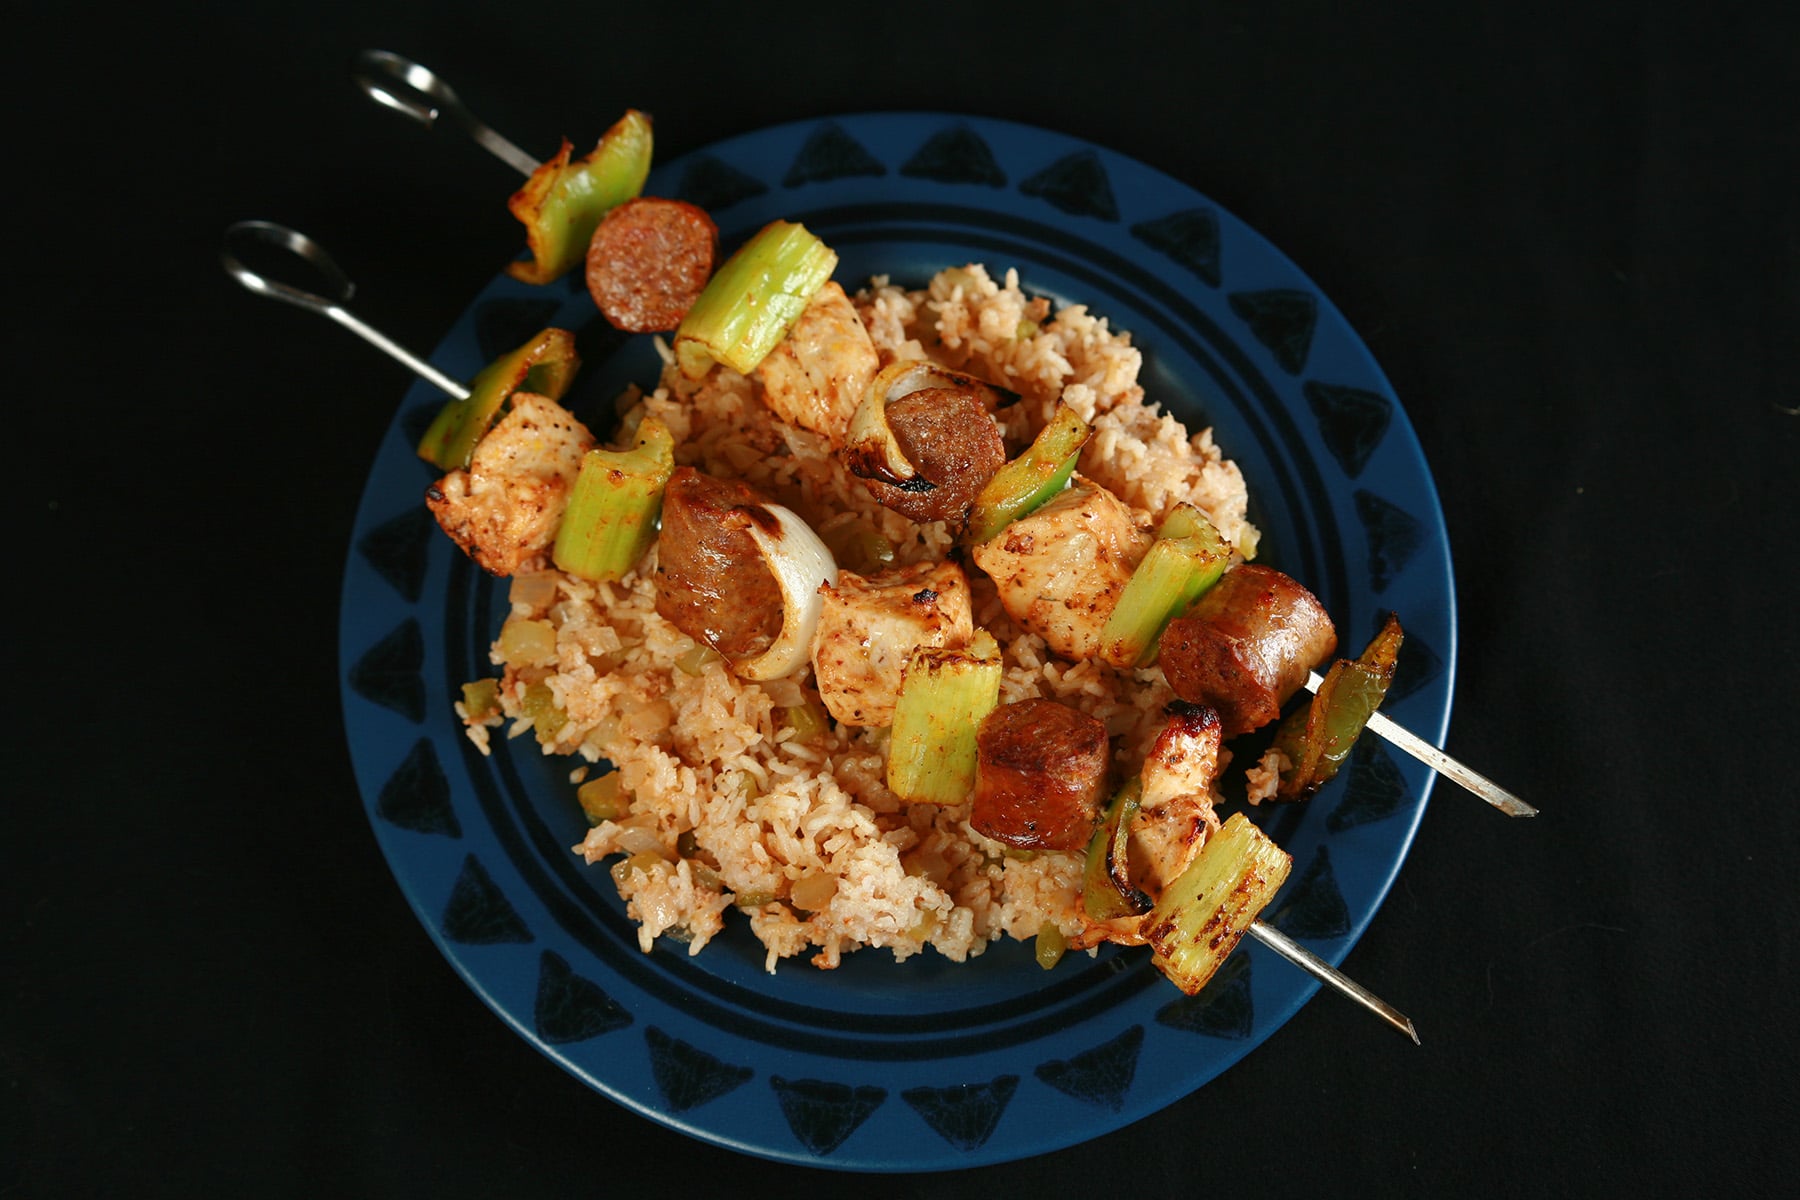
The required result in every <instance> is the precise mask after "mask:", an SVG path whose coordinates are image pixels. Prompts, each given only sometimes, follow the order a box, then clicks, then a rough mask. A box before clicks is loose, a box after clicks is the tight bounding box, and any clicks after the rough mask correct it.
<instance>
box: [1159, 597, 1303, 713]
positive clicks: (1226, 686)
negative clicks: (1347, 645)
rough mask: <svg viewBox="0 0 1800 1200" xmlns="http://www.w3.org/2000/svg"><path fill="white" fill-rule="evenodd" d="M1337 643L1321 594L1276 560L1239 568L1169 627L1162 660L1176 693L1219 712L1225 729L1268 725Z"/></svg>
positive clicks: (1164, 671) (1164, 674)
mask: <svg viewBox="0 0 1800 1200" xmlns="http://www.w3.org/2000/svg"><path fill="white" fill-rule="evenodd" d="M1336 649H1337V630H1336V628H1335V627H1334V626H1333V625H1332V623H1331V617H1330V615H1329V614H1327V613H1326V611H1325V606H1324V605H1322V604H1320V603H1319V601H1318V598H1317V597H1315V596H1314V595H1313V594H1312V593H1311V592H1309V591H1307V590H1306V588H1305V587H1304V586H1302V585H1301V584H1300V583H1298V582H1296V581H1295V580H1294V579H1292V578H1290V577H1289V576H1287V575H1283V574H1282V573H1281V572H1280V571H1277V570H1275V569H1274V568H1273V567H1261V566H1253V565H1250V564H1248V563H1245V564H1241V565H1239V566H1236V567H1233V568H1232V569H1231V570H1229V571H1227V572H1225V574H1224V576H1223V577H1222V578H1221V579H1220V580H1219V582H1217V583H1215V584H1214V585H1213V586H1212V588H1211V589H1210V590H1208V591H1207V593H1206V594H1205V595H1203V596H1201V597H1200V601H1199V603H1197V604H1196V605H1194V607H1193V608H1192V609H1191V610H1189V611H1188V613H1187V614H1186V615H1185V616H1181V617H1177V618H1176V619H1175V620H1173V621H1171V622H1169V627H1168V628H1167V629H1165V630H1164V631H1163V635H1162V641H1161V643H1160V649H1159V650H1158V661H1159V662H1160V663H1161V664H1162V670H1163V676H1164V677H1165V678H1166V679H1168V681H1169V686H1170V687H1171V688H1173V689H1175V694H1176V695H1177V696H1180V697H1181V698H1182V699H1183V700H1186V701H1188V702H1189V703H1190V704H1205V705H1209V706H1211V707H1213V708H1215V709H1217V710H1218V711H1219V717H1220V719H1221V720H1222V721H1223V722H1224V728H1225V736H1226V737H1236V736H1237V735H1238V734H1240V733H1248V732H1249V731H1250V730H1252V729H1257V728H1260V727H1261V726H1263V725H1266V724H1268V723H1269V722H1270V721H1273V720H1274V719H1275V718H1276V717H1278V716H1280V715H1281V706H1282V705H1283V704H1285V703H1287V700H1288V697H1290V696H1292V695H1293V694H1294V693H1295V692H1296V691H1298V690H1299V689H1300V687H1301V685H1302V684H1304V683H1305V682H1306V674H1307V672H1308V671H1310V670H1312V669H1313V668H1314V667H1316V666H1318V665H1319V664H1320V663H1322V662H1324V661H1325V660H1326V659H1328V658H1330V657H1331V655H1332V652H1333V651H1335V650H1336Z"/></svg>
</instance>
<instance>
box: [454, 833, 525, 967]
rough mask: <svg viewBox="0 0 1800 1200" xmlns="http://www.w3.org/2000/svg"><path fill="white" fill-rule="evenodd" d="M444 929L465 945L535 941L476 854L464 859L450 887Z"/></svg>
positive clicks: (455, 940)
mask: <svg viewBox="0 0 1800 1200" xmlns="http://www.w3.org/2000/svg"><path fill="white" fill-rule="evenodd" d="M443 929H444V936H445V937H447V938H449V939H450V940H451V941H453V942H461V943H462V944H463V945H465V946H491V945H494V944H496V943H499V942H529V941H531V940H532V937H531V930H529V929H527V928H525V922H524V921H521V920H520V919H519V914H518V912H517V911H516V910H515V909H514V908H513V906H512V904H511V903H510V902H509V901H508V900H507V898H506V897H505V895H503V894H502V893H501V891H500V889H499V888H498V887H496V886H494V880H493V877H492V876H490V875H489V874H488V873H487V869H486V868H485V867H483V866H482V865H481V864H480V863H479V862H477V861H476V859H475V856H474V855H473V854H471V855H469V857H467V858H465V859H464V860H463V869H462V874H460V875H458V876H457V877H456V886H455V887H453V888H451V889H450V902H449V903H448V904H446V905H445V906H444V922H443Z"/></svg>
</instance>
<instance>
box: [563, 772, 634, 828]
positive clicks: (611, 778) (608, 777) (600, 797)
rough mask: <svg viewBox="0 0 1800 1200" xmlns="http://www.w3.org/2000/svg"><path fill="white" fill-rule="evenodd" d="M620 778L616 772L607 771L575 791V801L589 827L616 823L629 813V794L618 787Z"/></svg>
mask: <svg viewBox="0 0 1800 1200" xmlns="http://www.w3.org/2000/svg"><path fill="white" fill-rule="evenodd" d="M620 778H621V777H620V775H619V773H618V772H617V771H608V772H607V773H606V774H604V775H602V776H601V777H600V778H598V779H590V780H588V781H587V782H586V783H584V784H582V785H581V786H580V787H578V788H576V789H575V799H576V800H577V801H578V802H579V803H580V804H581V811H582V812H583V813H585V814H587V819H588V824H589V825H598V824H600V822H602V821H616V820H618V819H619V818H620V817H622V816H624V815H625V814H626V813H628V812H630V811H631V793H630V792H628V791H626V790H625V789H624V788H623V787H621V786H620Z"/></svg>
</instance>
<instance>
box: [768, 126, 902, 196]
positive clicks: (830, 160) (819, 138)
mask: <svg viewBox="0 0 1800 1200" xmlns="http://www.w3.org/2000/svg"><path fill="white" fill-rule="evenodd" d="M886 174H887V168H886V167H884V166H882V165H881V160H880V159H878V158H876V157H875V156H874V155H873V154H870V153H869V152H868V151H867V150H865V149H863V144H862V143H861V142H859V141H857V140H856V139H855V138H853V137H851V136H850V135H849V134H848V133H845V132H844V127H843V126H842V125H839V124H838V123H837V122H836V121H826V122H825V123H824V124H822V125H820V126H819V127H818V128H817V129H815V130H813V131H812V133H811V134H810V135H809V136H808V137H807V139H806V144H805V145H803V146H801V147H800V153H799V154H797V155H795V156H794V162H793V165H792V166H790V167H788V172H787V174H786V175H785V176H783V178H782V180H781V186H783V187H799V186H800V185H801V184H803V183H824V182H826V181H827V180H831V179H845V178H848V177H849V176H851V175H886Z"/></svg>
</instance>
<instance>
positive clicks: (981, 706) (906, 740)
mask: <svg viewBox="0 0 1800 1200" xmlns="http://www.w3.org/2000/svg"><path fill="white" fill-rule="evenodd" d="M1000 672H1001V665H1000V646H999V644H998V643H997V642H995V641H994V638H993V635H992V634H990V633H988V631H987V630H985V629H977V630H976V631H975V636H974V638H973V639H972V640H971V641H970V643H969V645H968V646H967V647H965V648H963V649H960V650H944V649H939V648H936V647H930V646H922V647H920V648H919V649H917V650H915V651H913V654H912V657H911V658H910V659H909V660H908V661H907V664H906V672H905V674H904V675H903V676H902V677H901V683H900V698H899V700H898V701H897V702H896V703H895V705H894V724H893V733H892V735H891V737H890V738H889V739H888V769H887V783H888V787H889V788H891V789H892V790H893V792H894V794H895V795H897V796H899V797H900V798H901V799H903V800H908V801H912V802H916V803H925V804H961V803H962V802H963V801H965V800H967V799H968V798H969V793H970V792H971V791H973V790H974V787H975V733H976V730H977V729H978V728H979V727H980V725H981V720H982V718H983V717H985V716H987V715H988V714H989V713H990V712H992V711H994V707H995V706H996V705H997V704H999V703H1000Z"/></svg>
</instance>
